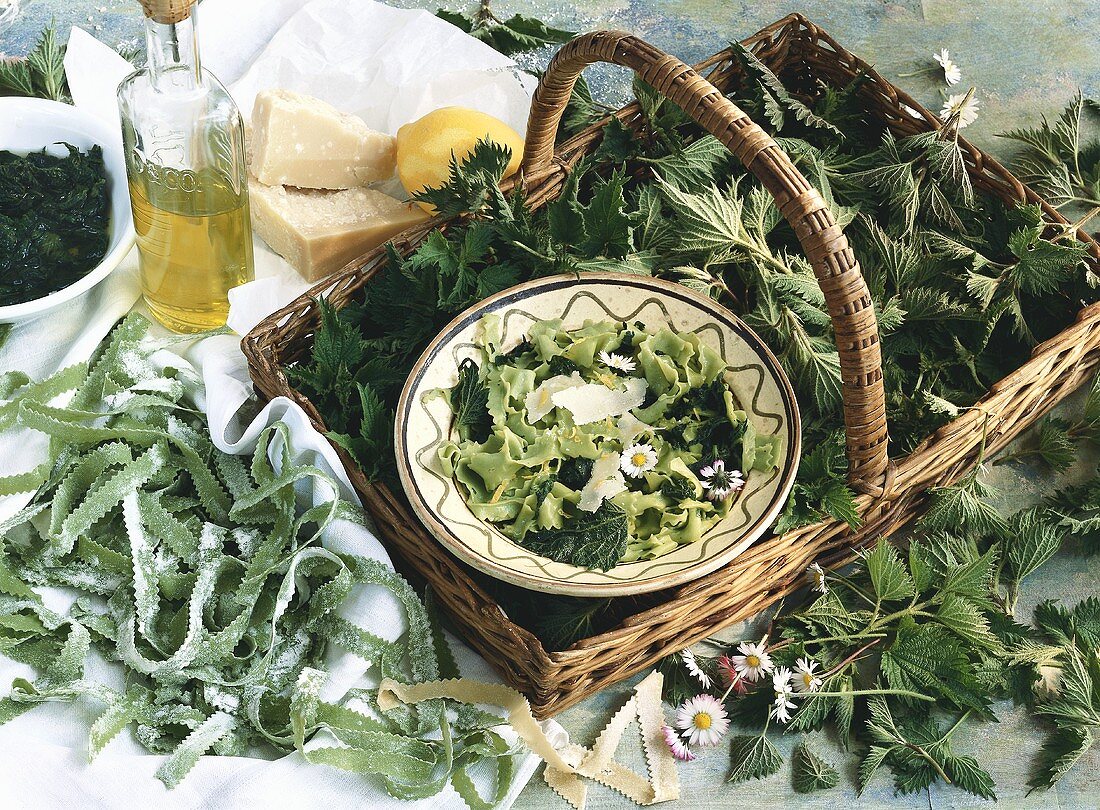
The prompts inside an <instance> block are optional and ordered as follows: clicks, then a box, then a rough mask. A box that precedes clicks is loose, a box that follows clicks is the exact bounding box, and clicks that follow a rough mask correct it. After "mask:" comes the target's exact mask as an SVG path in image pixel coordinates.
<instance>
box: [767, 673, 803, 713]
mask: <svg viewBox="0 0 1100 810" xmlns="http://www.w3.org/2000/svg"><path fill="white" fill-rule="evenodd" d="M772 688H773V689H774V690H775V703H774V704H773V706H772V717H774V718H775V719H776V720H778V721H779V722H780V723H789V722H790V720H791V709H796V708H798V706H797V705H796V704H795V702H794V701H793V700H791V697H792V696H793V695H794V687H793V685H792V683H791V671H790V670H789V669H787V668H786V667H782V668H780V669H778V670H776V672H775V674H773V675H772Z"/></svg>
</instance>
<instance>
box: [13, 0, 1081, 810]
mask: <svg viewBox="0 0 1100 810" xmlns="http://www.w3.org/2000/svg"><path fill="white" fill-rule="evenodd" d="M11 1H12V0H0V6H3V5H4V4H5V3H6V2H7V3H10V2H11ZM19 2H20V3H21V5H22V9H21V14H20V16H19V18H18V19H17V21H16V23H15V24H14V26H13V27H10V28H8V29H7V30H0V51H6V52H7V53H9V54H18V53H23V52H25V51H26V49H27V48H28V47H29V45H30V39H31V38H32V37H33V35H34V34H35V33H36V32H37V31H38V30H39V29H40V27H41V26H42V25H43V24H44V23H46V22H48V21H49V20H50V19H51V18H54V19H56V21H57V23H58V24H59V25H60V26H61V27H62V29H64V28H67V26H68V25H71V24H75V25H81V26H83V27H85V28H87V29H88V30H90V31H92V32H93V33H94V34H95V35H96V36H98V37H100V38H101V39H103V40H104V41H105V42H108V43H110V44H115V43H118V42H120V41H127V40H134V38H135V37H136V35H137V34H138V32H139V29H140V24H139V19H138V5H137V2H136V0H19ZM393 4H394V5H403V6H409V7H423V8H429V9H434V8H435V7H436V6H437V5H438V4H437V3H435V2H430V1H427V0H401V1H399V2H394V3H393ZM473 4H474V2H473V0H471V3H470V4H469V5H473ZM446 5H448V7H450V8H463V7H464V5H463V4H462V3H460V2H459V3H456V2H453V0H448V1H447V3H446ZM495 5H496V7H497V9H498V11H499V12H501V13H504V14H511V13H512V12H514V11H523V12H524V13H528V14H534V15H537V16H540V17H542V18H544V19H546V20H547V21H548V22H550V23H552V24H556V25H559V26H561V27H566V28H571V29H573V30H588V29H593V28H619V29H626V30H629V31H632V32H634V33H637V34H639V35H641V36H643V37H645V38H647V39H649V40H650V41H652V42H653V43H654V44H656V45H658V46H660V47H662V48H664V49H666V50H668V51H669V52H671V53H674V54H676V55H678V56H680V57H681V58H683V59H685V60H686V61H688V62H694V61H698V60H700V59H702V58H704V57H706V56H708V55H709V54H711V53H713V52H715V51H717V50H718V49H720V48H721V47H723V46H724V44H725V43H726V42H728V41H730V40H734V39H740V38H742V37H745V36H748V35H749V34H751V33H753V32H755V31H757V30H758V29H760V28H761V27H763V26H764V25H766V24H768V23H770V22H772V21H774V20H776V19H778V18H780V17H782V16H784V15H786V14H788V13H790V12H793V11H799V12H801V13H803V14H805V15H806V16H807V17H809V18H810V19H812V20H814V21H815V22H817V23H819V24H820V25H822V26H823V27H824V28H825V29H826V30H827V31H829V32H830V33H831V34H832V35H833V36H834V37H836V38H837V39H838V40H839V41H840V42H841V44H843V45H844V46H846V47H847V48H849V49H850V50H852V51H853V52H854V53H857V54H859V55H860V56H862V57H864V58H865V59H867V60H868V61H869V62H871V63H873V64H874V65H875V66H876V67H877V68H878V69H879V71H880V72H882V73H883V74H884V75H885V76H886V77H887V78H890V79H895V80H897V81H898V82H899V83H900V84H902V85H903V86H904V87H905V88H906V89H908V90H909V91H910V92H911V93H913V95H915V96H916V97H917V98H918V99H920V100H921V101H922V102H924V103H925V104H926V106H928V107H930V108H938V106H939V104H940V103H941V96H940V89H939V88H940V87H941V86H942V84H941V83H938V82H936V81H934V80H933V79H932V78H922V77H916V78H908V79H897V74H899V73H904V72H909V71H912V70H914V69H918V68H921V67H930V66H931V65H932V63H931V60H930V56H931V53H932V52H933V51H935V50H938V49H939V48H941V47H946V48H949V49H950V50H951V54H952V56H953V57H954V58H955V59H956V60H957V61H958V63H959V64H960V66H961V68H962V71H963V82H962V84H961V85H960V88H962V89H965V88H968V87H970V86H971V85H973V86H975V87H976V88H977V96H978V98H979V99H980V100H981V102H982V105H983V108H984V109H983V111H982V113H981V116H980V117H979V120H978V122H977V123H976V124H975V125H974V126H972V127H971V128H969V129H968V130H967V131H966V135H967V136H968V137H971V138H972V139H973V140H974V141H975V142H976V143H978V144H979V145H980V146H981V147H983V148H988V149H990V150H991V151H992V152H993V153H994V154H996V155H1005V154H1006V146H1007V145H1006V143H1005V142H1004V141H1001V140H999V139H997V138H996V137H995V134H996V133H997V132H1000V131H1003V130H1005V129H1009V128H1011V127H1015V126H1019V125H1021V124H1023V123H1024V122H1033V121H1034V120H1035V118H1036V117H1037V115H1038V114H1039V113H1047V114H1056V113H1057V112H1058V111H1059V110H1061V108H1062V107H1063V106H1064V105H1065V103H1066V102H1067V101H1068V100H1069V98H1070V97H1071V96H1072V94H1073V93H1074V92H1075V91H1076V90H1077V88H1081V89H1082V90H1083V91H1084V92H1085V94H1086V95H1091V96H1093V97H1098V96H1100V24H1098V23H1097V19H1098V16H1100V0H1081V1H1080V2H1063V0H957V1H956V2H951V1H950V0H923V2H922V0H897V2H886V1H884V0H802V2H798V1H797V0H757V1H756V2H742V0H533V2H515V1H514V0H508V1H506V0H499V2H498V3H496V4H495ZM97 26H98V28H97ZM545 58H546V54H540V55H536V56H535V57H533V60H532V61H533V62H535V63H538V62H545ZM593 85H594V87H595V88H596V90H597V92H602V93H604V95H605V97H606V98H607V100H609V101H612V102H618V101H620V100H621V99H622V97H623V95H624V94H625V92H626V88H627V86H628V80H627V77H626V76H625V75H624V74H623V73H622V71H618V70H611V69H606V70H600V69H595V71H594V78H593ZM1096 461H1097V459H1096V457H1095V456H1094V455H1091V454H1090V455H1088V457H1087V458H1082V459H1081V460H1080V461H1079V463H1078V464H1077V465H1075V467H1074V469H1073V470H1072V471H1071V472H1070V473H1069V474H1067V475H1066V476H1063V477H1059V478H1057V479H1054V478H1051V477H1049V476H1046V475H1042V474H1039V473H1038V471H1037V470H1035V469H1031V468H1022V469H1013V468H1006V467H996V468H994V470H993V472H992V473H991V477H990V480H991V481H993V482H994V483H996V484H997V485H999V486H1001V487H1002V488H1003V492H1004V496H1003V500H1004V505H1005V511H1006V512H1011V511H1014V510H1015V509H1017V508H1020V507H1021V506H1024V505H1026V504H1027V503H1030V502H1032V501H1035V500H1038V499H1039V498H1040V497H1041V496H1042V495H1043V494H1044V493H1046V492H1048V491H1050V490H1051V489H1052V488H1056V487H1058V486H1059V485H1061V484H1063V483H1066V482H1070V481H1073V480H1079V479H1081V478H1083V477H1085V476H1087V475H1089V474H1091V472H1092V471H1093V470H1095V468H1096ZM1098 578H1100V558H1092V559H1089V558H1085V557H1082V556H1079V555H1074V554H1072V553H1062V554H1061V555H1059V556H1058V557H1057V558H1056V559H1055V560H1054V561H1052V562H1051V563H1050V564H1048V565H1047V566H1046V568H1045V569H1043V570H1042V571H1041V572H1040V573H1039V574H1037V575H1036V576H1035V578H1034V579H1033V580H1031V581H1029V582H1028V583H1027V584H1026V586H1025V593H1024V596H1023V598H1022V599H1021V604H1020V609H1019V611H1018V616H1019V617H1020V618H1022V619H1026V617H1027V616H1028V615H1029V614H1030V611H1031V609H1032V607H1033V606H1034V604H1035V603H1036V602H1038V601H1041V600H1043V599H1047V598H1057V599H1061V600H1064V601H1065V602H1066V603H1067V604H1073V603H1075V602H1077V601H1078V600H1080V599H1081V598H1083V597H1085V596H1087V595H1089V594H1093V593H1096V592H1097V590H1098V588H1097V580H1098ZM742 630H743V629H739V628H731V629H729V630H727V631H725V632H724V633H723V634H722V635H723V637H725V638H731V639H732V638H737V637H738V636H739V635H740V633H741V632H742ZM744 632H745V633H746V635H751V633H749V632H748V631H747V630H745V631H744ZM635 680H636V679H635ZM633 682H634V681H630V682H627V683H624V684H622V685H621V686H620V687H614V688H611V689H608V690H606V691H605V692H604V693H602V694H600V695H597V696H596V697H594V698H592V699H590V700H588V701H585V702H584V703H582V704H580V705H579V706H577V707H575V708H573V709H570V710H569V711H567V712H565V713H564V714H563V715H562V716H561V717H560V718H559V720H560V721H561V722H562V723H563V725H564V726H565V727H566V729H567V730H568V731H569V732H570V734H571V735H572V737H573V738H574V739H575V740H576V741H578V742H580V743H582V744H585V745H588V744H591V742H592V740H593V739H594V737H595V735H596V734H597V733H598V732H599V730H600V728H602V727H603V725H604V724H605V723H606V722H607V720H608V719H609V718H610V716H611V714H612V713H613V712H614V710H616V709H617V708H619V707H620V706H621V705H622V703H623V702H624V700H625V699H626V696H627V694H628V693H629V687H630V685H631V684H632V683H633ZM998 708H999V710H998V715H999V716H1000V720H1001V722H1000V723H999V724H986V725H981V726H978V725H971V726H967V727H966V728H965V729H962V730H960V732H959V733H957V734H956V735H955V737H954V738H953V740H954V742H955V743H956V748H957V750H959V751H960V752H963V753H975V754H977V755H978V758H979V760H980V761H981V762H982V763H983V764H984V765H985V766H986V767H987V768H988V769H989V770H990V772H991V773H992V775H993V778H994V779H995V781H996V782H997V786H998V794H999V796H1000V797H1001V804H1002V805H1004V806H1010V807H1035V808H1048V807H1064V808H1079V807H1080V808H1083V807H1100V776H1098V775H1097V773H1098V770H1100V750H1094V751H1093V752H1091V753H1090V754H1089V755H1087V756H1086V758H1085V760H1084V761H1083V762H1082V763H1081V764H1080V765H1079V766H1078V767H1077V768H1075V769H1074V770H1073V771H1072V772H1071V773H1070V774H1069V775H1068V776H1067V777H1066V778H1064V779H1063V780H1062V782H1061V783H1060V785H1059V787H1058V788H1057V789H1056V790H1052V791H1048V792H1046V793H1035V794H1032V795H1031V796H1030V797H1028V796H1026V795H1025V794H1026V788H1024V787H1023V786H1024V785H1025V784H1026V782H1027V777H1028V771H1029V768H1030V765H1031V760H1032V756H1033V755H1034V752H1035V751H1036V749H1037V748H1038V746H1039V744H1040V742H1041V739H1042V735H1041V733H1040V730H1039V729H1036V728H1034V727H1033V726H1032V724H1031V722H1030V721H1029V720H1028V718H1027V714H1026V712H1024V711H1022V710H1018V709H1015V708H1012V707H1011V706H1004V707H998ZM815 736H816V738H817V748H818V749H819V750H820V751H821V752H822V753H827V755H828V757H829V758H830V759H832V760H833V761H834V762H837V763H839V764H840V765H841V769H842V774H843V775H842V780H841V784H840V786H838V787H837V788H835V789H833V790H831V791H826V792H823V793H817V794H813V795H811V796H809V797H803V796H798V795H796V794H794V793H793V792H792V790H791V787H790V772H789V768H788V767H786V766H784V768H783V770H782V771H781V772H780V773H779V774H777V775H776V776H773V777H772V778H770V779H768V780H765V781H762V782H759V781H757V782H751V783H748V784H743V785H726V784H725V782H724V779H725V776H726V772H727V769H728V750H727V748H726V747H725V746H720V747H719V748H717V749H715V750H713V751H710V752H708V753H706V754H705V755H703V756H702V757H700V759H699V760H697V761H696V762H693V763H688V764H685V765H683V766H681V769H680V775H681V780H682V799H681V801H680V802H679V803H678V804H677V805H676V806H677V807H683V808H689V807H700V808H704V807H705V808H711V807H736V806H742V805H743V806H746V807H755V808H759V807H769V808H770V807H786V806H791V805H797V806H799V807H813V808H818V807H821V808H824V807H828V806H833V805H836V804H840V805H844V806H854V807H859V808H876V807H913V808H916V807H921V808H923V807H935V808H951V807H967V806H976V805H982V804H986V803H985V802H981V801H980V800H977V799H973V798H972V797H969V796H968V795H967V794H964V793H962V792H961V791H958V790H955V789H950V788H948V789H943V788H938V789H935V790H933V791H931V792H924V793H918V794H916V795H913V796H908V797H895V796H894V795H893V790H892V787H891V784H890V782H889V780H888V779H887V778H886V777H885V776H880V777H878V778H877V779H876V780H875V782H874V784H873V785H872V787H871V788H870V789H869V790H868V791H867V793H865V794H864V795H863V796H862V797H859V798H857V797H856V795H855V792H854V790H853V787H852V785H853V776H854V768H855V761H856V760H855V757H854V756H853V755H851V754H845V753H844V752H842V751H840V750H839V748H838V747H837V746H836V744H835V742H833V741H831V740H827V739H826V740H822V739H821V735H815ZM777 741H778V740H777ZM781 742H782V748H783V751H784V753H785V754H786V753H789V751H790V748H791V747H792V746H793V745H794V743H795V742H796V739H795V738H794V737H790V738H787V739H784V740H782V741H781ZM620 758H621V759H622V761H623V762H624V763H626V764H629V765H631V766H632V767H635V768H637V769H641V768H642V761H641V756H640V747H639V746H638V745H637V742H636V738H634V737H628V739H627V740H626V741H625V742H624V745H623V747H622V753H621V755H620ZM565 806H566V805H564V803H563V802H561V801H560V800H559V799H557V798H556V796H555V795H554V794H553V793H552V792H551V791H550V790H549V788H547V787H546V786H545V785H544V784H543V783H542V782H541V780H540V779H538V778H536V780H535V781H533V782H532V783H531V785H530V786H529V787H528V788H527V789H526V790H525V791H524V793H523V795H522V796H521V797H520V801H519V802H518V803H517V805H516V807H518V808H521V810H532V809H533V808H542V807H565ZM630 806H633V805H632V804H631V803H630V802H629V801H628V800H626V799H625V798H623V797H622V796H619V795H618V794H616V793H614V792H612V791H611V790H609V789H608V788H605V787H603V786H601V785H597V784H592V786H591V787H590V800H589V807H590V808H592V810H604V809H605V808H621V807H630Z"/></svg>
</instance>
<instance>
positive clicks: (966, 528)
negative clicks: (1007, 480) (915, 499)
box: [920, 477, 1008, 537]
mask: <svg viewBox="0 0 1100 810" xmlns="http://www.w3.org/2000/svg"><path fill="white" fill-rule="evenodd" d="M989 494H990V490H989V488H988V487H986V486H985V485H983V484H981V483H980V482H979V481H978V479H977V478H976V477H975V478H971V479H969V480H967V481H964V482H962V483H960V484H955V485H953V486H948V487H933V488H932V489H930V490H929V491H928V504H929V505H928V510H927V511H926V512H925V513H924V515H923V516H922V517H921V519H920V524H921V525H922V526H923V527H925V528H928V529H932V530H936V531H946V532H959V533H962V534H973V535H978V536H983V537H988V536H1003V535H1004V533H1005V531H1007V529H1008V524H1007V523H1005V520H1004V518H1002V517H1001V515H1000V513H998V512H997V510H996V509H995V508H994V507H993V505H992V504H991V503H989V501H988V500H987V498H988V497H989Z"/></svg>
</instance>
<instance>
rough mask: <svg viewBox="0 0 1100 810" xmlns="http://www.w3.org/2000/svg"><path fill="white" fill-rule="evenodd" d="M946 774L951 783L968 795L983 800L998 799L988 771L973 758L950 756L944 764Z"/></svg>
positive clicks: (945, 759)
mask: <svg viewBox="0 0 1100 810" xmlns="http://www.w3.org/2000/svg"><path fill="white" fill-rule="evenodd" d="M943 769H944V772H945V773H946V774H947V775H948V777H950V779H951V783H952V784H953V785H955V786H956V787H960V788H962V789H963V790H965V791H966V792H967V793H970V794H973V795H974V796H978V797H980V798H982V799H994V800H995V799H996V798H997V793H996V791H995V790H994V788H995V783H994V782H993V777H992V776H990V775H989V773H988V771H986V770H985V769H984V768H982V767H981V766H980V765H979V764H978V760H976V759H974V757H971V756H964V757H959V756H948V757H945V758H944V762H943Z"/></svg>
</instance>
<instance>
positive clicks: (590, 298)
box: [394, 273, 802, 596]
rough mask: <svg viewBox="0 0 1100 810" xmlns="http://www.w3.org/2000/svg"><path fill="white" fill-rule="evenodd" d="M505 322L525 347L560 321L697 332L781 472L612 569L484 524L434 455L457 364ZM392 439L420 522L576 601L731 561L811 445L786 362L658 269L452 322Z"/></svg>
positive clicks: (503, 300) (532, 583) (474, 557)
mask: <svg viewBox="0 0 1100 810" xmlns="http://www.w3.org/2000/svg"><path fill="white" fill-rule="evenodd" d="M489 313H493V314H495V315H497V316H498V317H499V318H500V323H501V329H502V340H501V344H500V349H501V350H502V351H507V350H508V349H510V348H512V347H514V346H516V345H517V344H518V343H519V342H520V341H521V340H522V339H523V338H524V337H525V336H526V334H527V329H528V328H529V327H530V326H531V324H532V323H536V322H538V321H545V320H549V319H551V318H560V319H561V321H562V323H563V324H564V325H565V327H566V328H569V329H572V328H576V327H578V326H581V325H582V324H583V323H584V322H585V321H586V320H610V321H619V322H629V323H635V322H640V323H641V324H642V325H643V326H644V327H645V329H646V330H647V331H656V330H657V329H660V328H668V329H672V330H674V331H681V332H695V333H696V334H697V335H698V336H699V338H700V340H702V341H703V342H704V343H706V344H707V345H708V346H710V347H711V348H712V349H714V350H715V351H716V352H718V354H719V356H720V357H722V359H723V360H725V361H726V364H727V369H726V374H725V375H724V380H725V382H726V384H727V385H729V386H730V388H732V389H733V392H734V394H735V395H736V396H737V400H738V402H740V403H741V406H742V407H743V408H744V409H745V410H746V411H748V413H749V417H750V418H751V419H752V420H753V423H754V424H755V425H756V428H757V430H758V431H760V433H761V434H762V435H766V436H774V437H776V438H777V439H778V440H779V443H780V446H781V447H782V448H783V452H782V454H781V455H782V458H781V460H780V463H779V465H778V466H777V467H776V468H775V469H774V470H771V471H767V472H758V471H755V470H752V471H749V472H748V475H747V477H746V479H745V480H746V483H745V488H744V489H743V490H742V492H741V493H740V494H739V495H738V498H737V502H736V504H735V506H736V508H734V509H731V510H730V512H729V514H728V515H726V517H724V518H722V520H720V521H719V522H718V523H716V524H714V525H713V526H711V527H710V529H708V530H707V532H706V533H705V534H704V535H703V537H701V538H700V539H699V541H698V542H695V543H689V544H687V545H684V546H680V547H679V548H677V549H676V550H674V551H670V552H669V553H668V554H665V555H664V556H662V557H658V558H657V559H655V560H638V561H636V562H630V563H619V564H618V565H616V566H615V567H613V568H611V569H609V570H607V571H599V570H596V569H591V568H579V567H577V566H575V565H568V564H566V563H561V562H555V561H553V560H550V559H548V558H546V557H540V556H539V555H537V554H535V553H534V552H532V551H530V550H529V549H526V548H524V547H523V546H520V545H517V544H515V543H513V542H512V541H511V540H509V539H508V538H507V537H505V536H504V534H502V533H501V531H500V530H499V529H498V528H497V527H496V526H494V525H493V524H491V523H488V522H483V521H481V520H479V519H478V518H477V517H476V516H474V514H473V513H472V512H471V511H470V507H469V506H467V505H466V499H465V497H464V496H463V494H462V492H461V491H460V490H459V486H458V484H456V483H455V481H454V479H453V478H449V477H447V475H446V474H445V473H444V472H443V470H442V467H441V465H440V462H439V455H438V453H437V452H436V451H437V450H438V448H439V445H440V443H441V442H443V441H444V440H445V439H446V438H447V437H449V436H451V435H452V431H453V421H454V420H453V416H452V414H451V411H450V407H449V406H448V404H447V398H446V397H440V396H436V395H434V394H431V393H430V392H432V391H437V390H439V389H446V388H451V387H452V386H454V384H455V382H457V380H458V367H459V365H460V364H461V362H462V361H463V360H464V359H465V358H467V357H471V356H473V357H476V356H477V353H476V352H474V351H473V349H474V346H475V344H474V342H473V341H474V336H475V333H476V331H477V328H478V323H479V322H480V320H481V318H482V316H484V315H486V314H489ZM395 422H396V423H395V425H394V438H395V442H396V447H397V467H398V472H399V473H400V476H401V484H402V486H403V487H404V488H405V494H406V495H407V496H408V497H409V503H410V504H412V508H413V511H414V512H415V513H416V515H417V517H419V518H420V520H421V521H422V522H423V523H424V525H425V526H427V527H428V530H429V531H431V532H432V534H434V535H435V536H436V537H437V538H438V539H439V540H440V542H442V543H443V544H444V545H445V546H446V547H447V548H448V549H450V551H451V552H452V553H454V554H455V555H456V556H457V557H459V559H461V560H463V561H464V562H466V563H468V564H470V565H472V566H473V567H475V568H478V569H480V570H481V571H484V572H485V573H487V574H489V575H490V576H494V577H496V578H497V579H502V580H504V581H505V582H511V583H512V584H514V585H519V586H520V587H523V588H528V589H530V590H535V591H544V592H548V593H562V594H569V595H571V596H624V595H627V594H635V593H646V592H648V591H656V590H662V589H664V588H671V587H673V586H676V585H682V584H683V583H685V582H690V581H691V580H693V579H697V578H698V577H701V576H703V575H704V574H709V573H710V572H711V571H715V570H717V569H718V568H721V567H722V566H724V565H727V564H728V563H729V562H730V561H732V560H733V559H734V558H735V557H736V556H737V555H738V554H740V553H741V552H743V551H744V550H745V549H747V548H748V547H749V546H750V545H752V543H753V542H754V541H755V540H757V539H758V538H759V537H761V536H762V535H763V534H764V533H765V532H767V530H768V528H769V527H771V525H772V524H773V523H774V522H775V519H776V517H777V516H778V515H779V512H780V510H781V509H782V508H783V504H785V503H786V502H787V496H788V495H789V494H790V491H791V487H792V486H794V478H795V473H796V472H797V470H798V459H799V455H800V452H801V441H802V439H801V420H800V419H799V416H798V404H797V402H796V401H795V397H794V390H793V389H792V388H791V384H790V382H788V380H787V377H786V375H785V374H784V373H783V369H782V368H781V367H780V365H779V361H778V360H776V359H775V356H774V355H773V354H772V353H771V351H770V350H769V349H768V347H767V346H765V345H764V343H763V341H761V340H760V338H759V337H757V336H756V334H755V333H753V331H752V330H751V329H749V328H748V326H746V325H745V324H744V323H743V322H742V321H741V320H740V319H739V318H738V317H737V316H735V315H733V314H732V313H731V312H729V310H727V309H725V308H724V307H722V306H721V305H719V304H717V303H715V302H714V301H712V300H711V299H709V298H706V297H705V296H702V295H699V294H698V293H695V292H692V291H691V290H689V289H688V288H687V287H683V286H681V285H679V284H673V283H672V282H670V281H662V280H661V279H656V278H650V277H648V276H628V275H613V274H609V273H581V274H580V275H579V276H575V275H562V276H548V277H546V278H540V279H537V280H535V281H528V282H526V283H524V284H520V285H518V286H516V287H512V288H511V289H508V290H504V291H503V292H500V293H497V294H496V295H494V296H492V297H491V298H488V299H486V300H485V301H482V302H481V303H480V304H476V305H474V306H473V307H471V308H470V309H468V310H466V311H465V312H463V313H462V314H461V315H459V316H458V317H456V318H455V319H454V320H453V321H451V323H450V324H449V325H448V326H446V327H444V329H443V331H442V332H440V333H439V335H438V336H437V337H436V338H435V340H433V341H432V342H431V344H430V345H429V346H428V348H427V349H425V350H424V354H423V355H421V357H420V359H419V360H418V361H417V363H416V365H415V366H414V367H413V370H412V373H411V374H410V375H409V379H408V381H407V382H406V383H405V388H404V390H403V391H402V393H401V401H400V402H399V403H398V406H397V419H396V420H395Z"/></svg>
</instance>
